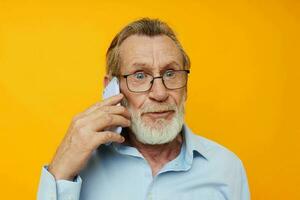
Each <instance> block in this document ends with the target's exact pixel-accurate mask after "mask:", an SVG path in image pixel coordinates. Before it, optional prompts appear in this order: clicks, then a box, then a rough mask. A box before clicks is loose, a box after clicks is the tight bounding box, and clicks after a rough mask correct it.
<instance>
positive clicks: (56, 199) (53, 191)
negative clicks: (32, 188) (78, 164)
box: [37, 166, 82, 200]
mask: <svg viewBox="0 0 300 200" xmlns="http://www.w3.org/2000/svg"><path fill="white" fill-rule="evenodd" d="M47 168H48V167H47V166H44V167H43V168H42V172H41V177H40V183H39V188H38V194H37V200H63V199H68V200H79V197H80V189H81V184H82V179H81V178H80V176H76V177H75V179H74V181H68V180H55V178H54V176H53V175H52V174H51V173H50V172H49V171H48V170H47Z"/></svg>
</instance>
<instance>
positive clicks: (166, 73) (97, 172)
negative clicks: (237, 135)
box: [38, 18, 250, 200]
mask: <svg viewBox="0 0 300 200" xmlns="http://www.w3.org/2000/svg"><path fill="white" fill-rule="evenodd" d="M189 68H190V61H189V58H188V56H187V54H186V53H185V51H184V50H183V48H182V46H181V44H180V43H179V41H178V40H177V38H176V36H175V34H174V32H173V31H172V30H171V28H170V27H169V26H168V25H167V24H166V23H164V22H161V21H160V20H156V19H148V18H144V19H140V20H137V21H135V22H132V23H131V24H129V25H127V26H126V27H125V28H124V29H123V30H121V32H120V33H118V34H117V35H116V37H115V38H114V39H113V41H112V43H111V45H110V47H109V49H108V51H107V68H106V76H105V78H104V83H105V85H107V84H108V83H109V81H110V80H111V79H112V77H117V78H118V80H119V83H120V91H121V94H119V95H115V96H113V97H110V98H108V99H105V100H104V101H102V102H99V103H96V104H95V105H93V106H91V107H90V108H88V109H87V110H86V111H84V112H82V113H80V114H78V115H76V116H75V117H74V119H73V121H72V123H71V125H70V127H69V129H68V132H67V134H66V136H65V138H64V139H63V141H62V143H61V144H60V146H59V147H58V149H57V151H56V154H55V156H54V157H53V159H52V161H51V163H50V164H49V165H48V166H45V167H43V168H42V174H41V180H40V185H39V191H38V199H39V200H50V199H57V200H62V199H70V200H71V199H73V200H78V199H80V200H97V199H99V200H117V199H128V200H141V199H154V200H155V199H157V200H168V199H172V200H176V199H178V200H179V199H180V200H181V199H187V200H196V199H197V200H199V199H203V200H225V199H227V200H248V199H250V197H249V196H250V195H249V190H248V184H247V178H246V174H245V170H244V167H243V165H242V162H241V161H240V160H239V158H238V157H237V156H235V155H234V154H233V153H232V152H230V151H229V150H227V149H226V148H224V147H222V146H221V145H219V144H217V143H215V142H212V141H210V140H208V139H206V138H204V137H201V136H197V135H195V134H193V133H192V131H191V130H190V129H189V128H188V127H187V125H186V124H184V108H185V102H186V98H187V81H188V74H189ZM117 126H121V127H123V130H122V132H121V134H118V133H115V132H113V131H111V128H112V127H117Z"/></svg>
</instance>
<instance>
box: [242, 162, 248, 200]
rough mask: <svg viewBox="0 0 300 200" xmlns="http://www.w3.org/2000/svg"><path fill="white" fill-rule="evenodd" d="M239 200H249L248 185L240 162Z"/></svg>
mask: <svg viewBox="0 0 300 200" xmlns="http://www.w3.org/2000/svg"><path fill="white" fill-rule="evenodd" d="M240 181H241V182H240V188H241V189H240V199H241V200H250V192H249V185H248V180H247V175H246V171H245V168H244V166H243V163H242V162H241V161H240Z"/></svg>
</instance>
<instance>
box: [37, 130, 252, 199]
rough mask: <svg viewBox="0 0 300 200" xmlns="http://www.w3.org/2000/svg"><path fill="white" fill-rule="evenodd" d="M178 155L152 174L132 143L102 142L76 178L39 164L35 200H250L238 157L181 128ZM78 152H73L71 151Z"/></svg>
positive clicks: (242, 168) (244, 174) (245, 178)
mask: <svg viewBox="0 0 300 200" xmlns="http://www.w3.org/2000/svg"><path fill="white" fill-rule="evenodd" d="M182 134H183V136H184V137H183V138H184V142H183V145H182V147H181V151H180V154H179V155H178V156H177V157H176V158H175V159H174V160H172V161H170V162H168V163H167V164H166V165H165V166H164V167H163V168H162V169H161V170H160V171H159V172H158V173H157V175H156V176H154V177H153V176H152V171H151V168H150V166H149V164H148V163H147V161H146V160H145V159H144V157H143V156H142V154H141V153H140V152H139V151H138V150H137V149H136V148H134V147H130V146H125V145H122V144H117V143H112V144H110V145H108V146H107V145H101V146H100V147H99V148H98V149H97V151H95V153H94V154H93V156H92V157H91V159H90V160H89V163H88V164H87V166H86V167H85V168H84V170H82V172H81V173H80V174H79V175H78V176H77V177H76V178H75V180H74V181H66V180H55V178H54V177H53V176H52V174H50V173H49V172H48V171H47V167H43V168H42V174H41V179H40V185H39V190H38V200H119V199H125V200H146V199H147V200H249V199H250V194H249V189H248V183H247V177H246V173H245V170H244V167H243V164H242V162H241V161H240V159H239V158H238V157H237V156H236V155H235V154H234V153H232V152H231V151H229V150H227V149H226V148H225V147H223V146H221V145H219V144H217V143H215V142H213V141H211V140H208V139H206V138H204V137H201V136H198V135H195V134H193V133H192V132H191V131H190V129H188V127H187V126H186V125H184V126H183V131H182ZM75 156H76V155H75Z"/></svg>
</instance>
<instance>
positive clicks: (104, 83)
mask: <svg viewBox="0 0 300 200" xmlns="http://www.w3.org/2000/svg"><path fill="white" fill-rule="evenodd" d="M109 81H110V79H109V76H108V75H105V76H104V78H103V85H104V88H105V87H106V86H107V85H108V83H109Z"/></svg>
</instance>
